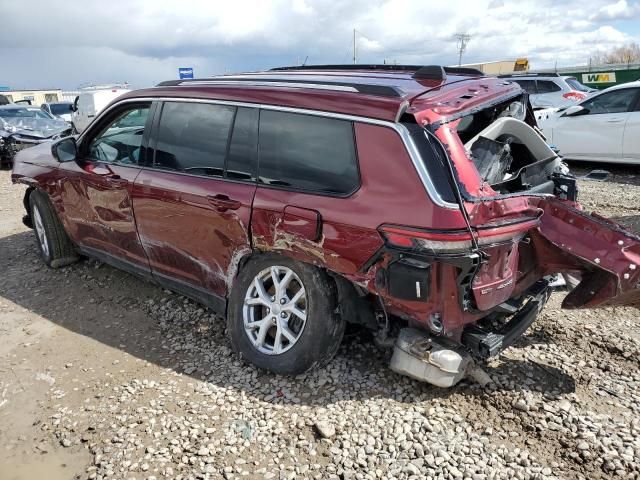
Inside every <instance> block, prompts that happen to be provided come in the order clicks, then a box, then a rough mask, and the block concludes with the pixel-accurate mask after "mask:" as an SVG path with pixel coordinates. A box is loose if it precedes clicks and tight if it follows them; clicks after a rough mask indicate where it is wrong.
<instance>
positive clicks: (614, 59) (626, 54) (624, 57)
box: [591, 43, 640, 65]
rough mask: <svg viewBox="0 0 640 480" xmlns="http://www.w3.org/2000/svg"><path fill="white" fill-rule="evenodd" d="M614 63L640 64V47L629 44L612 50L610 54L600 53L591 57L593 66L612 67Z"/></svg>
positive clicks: (635, 44)
mask: <svg viewBox="0 0 640 480" xmlns="http://www.w3.org/2000/svg"><path fill="white" fill-rule="evenodd" d="M614 63H640V45H638V44H637V43H629V44H627V45H623V46H621V47H616V48H612V49H611V50H609V51H608V52H598V53H596V54H595V55H592V56H591V64H592V65H610V64H614Z"/></svg>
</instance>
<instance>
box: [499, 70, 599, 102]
mask: <svg viewBox="0 0 640 480" xmlns="http://www.w3.org/2000/svg"><path fill="white" fill-rule="evenodd" d="M499 78H504V79H506V80H510V81H513V82H516V83H517V84H518V85H520V86H521V87H522V88H524V90H525V91H526V92H527V93H528V94H529V101H530V102H531V106H532V107H533V108H534V110H537V109H542V108H553V107H558V108H561V107H566V106H569V105H573V104H575V103H577V102H579V101H580V100H584V99H585V98H587V97H588V96H589V95H590V94H591V93H593V92H596V91H597V90H595V89H593V88H589V87H587V86H585V85H582V84H581V83H580V82H579V81H578V80H577V79H576V78H575V77H567V76H561V75H559V74H557V73H513V74H509V75H500V76H499Z"/></svg>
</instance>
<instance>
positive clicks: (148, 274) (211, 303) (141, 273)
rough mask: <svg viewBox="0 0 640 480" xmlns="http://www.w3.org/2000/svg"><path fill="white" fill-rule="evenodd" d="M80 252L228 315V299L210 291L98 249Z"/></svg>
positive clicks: (81, 249) (85, 249)
mask: <svg viewBox="0 0 640 480" xmlns="http://www.w3.org/2000/svg"><path fill="white" fill-rule="evenodd" d="M78 250H79V251H80V253H81V254H83V255H85V256H87V257H92V258H95V259H97V260H100V261H101V262H104V263H106V264H108V265H111V266H112V267H114V268H117V269H119V270H123V271H125V272H127V273H130V274H132V275H135V276H137V277H140V278H142V279H144V280H147V281H149V282H152V283H156V284H158V285H161V286H162V287H164V288H167V289H168V290H172V291H174V292H177V293H180V294H182V295H184V296H186V297H189V298H191V299H192V300H195V301H196V302H198V303H201V304H203V305H206V306H207V307H209V308H210V309H212V310H213V311H215V312H216V313H217V314H219V315H226V314H227V300H226V298H224V297H221V296H220V295H217V294H215V293H213V292H211V291H209V290H206V289H204V288H201V287H197V286H195V285H192V284H189V283H186V282H183V281H181V280H176V279H175V278H172V277H169V276H167V275H164V274H162V273H158V272H152V271H151V269H150V268H149V267H146V268H145V267H143V266H141V265H139V264H137V263H134V262H131V261H129V260H124V259H123V258H120V257H117V256H115V255H112V254H110V253H107V252H104V251H102V250H99V249H97V248H93V247H85V246H78Z"/></svg>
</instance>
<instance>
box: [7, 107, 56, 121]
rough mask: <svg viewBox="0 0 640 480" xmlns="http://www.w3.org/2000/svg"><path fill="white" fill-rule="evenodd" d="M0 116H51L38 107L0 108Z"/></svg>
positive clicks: (49, 117)
mask: <svg viewBox="0 0 640 480" xmlns="http://www.w3.org/2000/svg"><path fill="white" fill-rule="evenodd" d="M0 117H2V118H45V119H47V120H51V119H52V118H53V117H52V116H51V115H49V114H48V113H47V112H45V111H44V110H40V109H39V108H7V109H0Z"/></svg>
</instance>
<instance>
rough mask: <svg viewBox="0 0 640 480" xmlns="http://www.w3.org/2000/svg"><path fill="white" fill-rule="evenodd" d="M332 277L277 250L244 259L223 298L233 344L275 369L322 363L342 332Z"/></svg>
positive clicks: (330, 355) (305, 367) (289, 370)
mask: <svg viewBox="0 0 640 480" xmlns="http://www.w3.org/2000/svg"><path fill="white" fill-rule="evenodd" d="M337 310H338V309H337V291H336V286H335V283H334V282H333V280H332V279H331V278H330V277H329V276H328V275H327V274H326V273H325V272H324V271H322V270H320V269H319V268H316V267H313V266H311V265H308V264H304V263H300V262H296V261H294V260H291V259H288V258H283V257H280V256H277V255H270V254H268V255H260V256H258V257H257V258H254V259H252V260H250V261H249V263H248V264H247V265H246V266H245V267H244V268H243V270H242V271H241V272H240V274H239V275H238V278H237V279H236V282H235V285H234V288H233V290H232V292H231V296H230V299H229V311H228V316H227V322H228V329H229V334H230V337H231V343H232V344H233V347H234V349H235V350H236V351H237V352H238V353H239V354H240V355H241V356H242V357H243V358H245V359H246V360H248V361H249V362H251V363H253V364H255V365H256V366H258V367H260V368H264V369H266V370H270V371H272V372H275V373H281V374H287V375H297V374H300V373H304V372H306V371H307V370H310V369H311V368H313V367H316V366H319V365H324V364H326V363H328V362H329V361H330V360H331V359H332V358H333V356H334V355H335V353H336V351H337V350H338V347H339V346H340V342H341V340H342V336H343V334H344V328H345V321H344V319H343V318H342V317H341V316H340V315H339V314H338V313H337Z"/></svg>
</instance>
